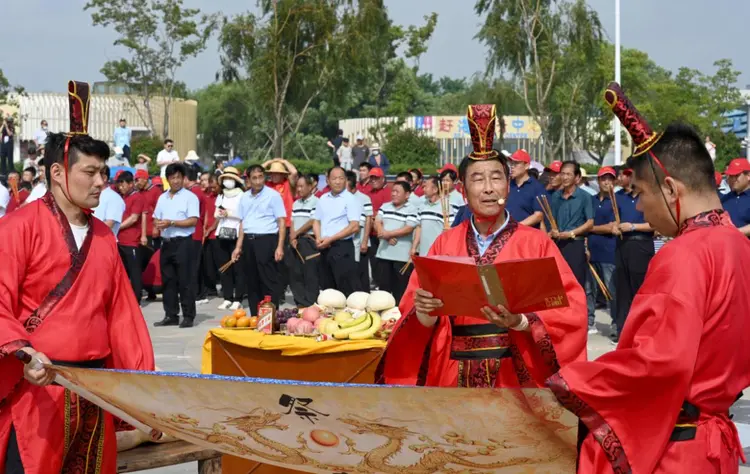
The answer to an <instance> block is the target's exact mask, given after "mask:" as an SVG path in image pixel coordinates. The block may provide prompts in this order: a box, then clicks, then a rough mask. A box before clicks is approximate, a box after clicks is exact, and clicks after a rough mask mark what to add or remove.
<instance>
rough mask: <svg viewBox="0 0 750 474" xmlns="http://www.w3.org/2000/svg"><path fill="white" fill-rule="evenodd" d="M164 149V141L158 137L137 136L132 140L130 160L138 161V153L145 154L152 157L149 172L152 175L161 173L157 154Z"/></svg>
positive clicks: (134, 162) (132, 161)
mask: <svg viewBox="0 0 750 474" xmlns="http://www.w3.org/2000/svg"><path fill="white" fill-rule="evenodd" d="M163 149H164V143H163V141H162V140H161V139H159V138H156V137H137V138H134V139H133V140H132V141H131V142H130V162H131V163H132V164H136V163H138V159H137V158H138V155H140V154H144V155H146V156H148V157H149V158H151V162H150V163H149V165H148V172H149V174H151V175H158V174H159V166H158V165H157V164H156V155H158V154H159V152H160V151H162V150H163Z"/></svg>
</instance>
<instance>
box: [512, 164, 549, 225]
mask: <svg viewBox="0 0 750 474" xmlns="http://www.w3.org/2000/svg"><path fill="white" fill-rule="evenodd" d="M530 165H531V156H530V155H529V153H528V152H527V151H526V150H524V149H521V150H517V151H516V152H514V153H513V154H512V155H510V177H511V178H512V181H511V182H510V193H509V194H508V203H507V204H506V209H508V212H510V215H511V217H513V219H515V220H517V221H518V223H519V224H523V225H528V226H532V227H537V228H538V227H539V223H541V222H542V219H543V218H544V213H543V212H542V207H541V206H540V204H539V200H538V199H537V197H538V196H541V195H545V194H547V192H546V191H545V189H544V186H543V185H542V184H541V183H540V182H539V181H537V180H536V179H534V178H532V177H531V176H529V166H530Z"/></svg>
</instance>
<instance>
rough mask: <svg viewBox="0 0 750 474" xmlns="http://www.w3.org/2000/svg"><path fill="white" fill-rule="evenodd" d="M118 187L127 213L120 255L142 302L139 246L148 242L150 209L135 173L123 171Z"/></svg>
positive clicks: (123, 217)
mask: <svg viewBox="0 0 750 474" xmlns="http://www.w3.org/2000/svg"><path fill="white" fill-rule="evenodd" d="M116 183H117V189H118V191H119V192H120V194H121V195H122V198H123V199H124V200H125V213H124V214H123V216H122V224H121V225H120V232H119V233H118V234H117V239H118V241H119V242H118V247H119V249H120V257H121V258H122V264H123V265H124V266H125V271H126V272H127V274H128V279H129V280H130V285H131V286H132V287H133V293H135V299H136V300H137V301H138V302H139V303H140V301H141V289H142V288H143V284H142V282H141V273H142V272H143V268H142V264H141V255H140V254H139V251H138V248H139V247H140V246H141V245H146V244H148V238H147V235H148V234H147V233H146V215H147V214H148V212H147V211H148V209H147V207H146V206H145V199H144V196H143V195H142V194H141V193H139V192H137V191H136V189H135V182H134V180H133V173H131V172H130V171H122V172H121V173H119V174H118V176H117V182H116Z"/></svg>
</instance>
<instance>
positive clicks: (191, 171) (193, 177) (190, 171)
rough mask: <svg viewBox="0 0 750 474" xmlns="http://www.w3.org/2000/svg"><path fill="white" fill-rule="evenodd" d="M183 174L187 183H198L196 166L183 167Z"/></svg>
mask: <svg viewBox="0 0 750 474" xmlns="http://www.w3.org/2000/svg"><path fill="white" fill-rule="evenodd" d="M185 172H186V173H185V174H184V175H183V176H185V177H187V179H188V181H198V167H197V166H185Z"/></svg>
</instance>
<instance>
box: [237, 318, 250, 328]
mask: <svg viewBox="0 0 750 474" xmlns="http://www.w3.org/2000/svg"><path fill="white" fill-rule="evenodd" d="M237 327H238V328H249V327H250V318H248V317H247V316H243V317H241V318H239V319H238V320H237Z"/></svg>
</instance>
